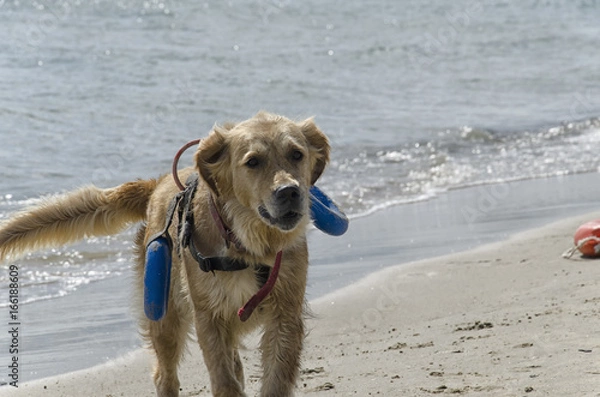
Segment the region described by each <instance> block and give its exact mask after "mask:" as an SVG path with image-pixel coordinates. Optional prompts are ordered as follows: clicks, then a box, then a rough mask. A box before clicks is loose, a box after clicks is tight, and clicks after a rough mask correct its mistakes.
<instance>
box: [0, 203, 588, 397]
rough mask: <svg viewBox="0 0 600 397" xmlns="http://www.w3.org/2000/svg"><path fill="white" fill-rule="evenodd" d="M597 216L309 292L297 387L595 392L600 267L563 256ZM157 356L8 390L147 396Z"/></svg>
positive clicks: (252, 365)
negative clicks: (315, 295)
mask: <svg viewBox="0 0 600 397" xmlns="http://www.w3.org/2000/svg"><path fill="white" fill-rule="evenodd" d="M593 218H600V212H594V213H589V214H585V215H580V216H577V217H570V218H568V219H564V220H560V221H557V222H554V223H551V224H548V225H545V226H543V227H541V228H537V229H533V230H528V231H525V232H520V233H517V234H515V235H513V236H511V237H510V238H509V239H507V240H506V241H503V242H496V243H490V244H485V245H482V246H479V247H477V248H474V249H472V250H469V251H464V252H460V253H454V254H449V255H445V256H441V257H436V258H432V259H425V260H421V261H416V262H411V263H407V264H400V265H396V266H392V267H388V268H385V269H383V270H380V271H377V272H375V273H373V274H371V275H369V276H367V277H365V278H363V279H361V280H360V281H358V282H356V283H353V284H351V285H348V286H346V287H344V288H342V289H339V290H337V291H334V292H332V293H330V294H327V295H325V296H322V297H320V298H317V299H314V300H312V301H311V302H310V307H311V309H312V311H313V312H314V313H315V318H313V319H310V320H309V321H308V324H307V325H308V329H309V330H310V332H309V335H308V337H307V340H306V347H305V350H304V354H303V367H302V374H301V378H300V380H299V382H298V388H297V395H307V396H314V395H320V393H321V392H323V393H324V392H325V391H326V392H327V395H340V396H347V395H351V394H356V395H368V394H369V393H371V394H372V395H375V394H377V393H379V394H380V395H423V396H426V395H430V394H457V393H458V394H461V395H462V394H470V393H476V395H478V396H481V395H484V396H493V395H524V393H529V392H535V394H531V395H542V396H552V395H581V396H583V395H587V394H586V393H590V394H589V395H592V393H593V392H594V391H595V389H596V386H597V384H598V383H600V377H599V376H600V375H598V374H599V373H600V372H599V371H600V368H599V367H600V360H598V354H600V334H596V333H595V330H597V329H598V328H599V327H600V316H598V315H597V313H598V312H600V293H598V292H597V291H599V289H598V286H599V285H600V267H599V266H598V262H597V261H595V260H585V259H580V258H578V257H574V259H571V260H567V259H564V258H562V257H561V254H562V252H563V251H564V250H565V249H566V248H569V247H570V244H572V234H573V232H574V230H575V228H576V227H577V226H578V225H579V224H581V223H583V222H584V221H586V220H588V219H593ZM248 342H249V343H248V347H249V349H248V350H246V351H244V352H243V353H242V361H243V362H244V366H245V370H246V378H247V381H246V387H247V392H248V393H249V395H255V393H257V391H258V385H259V382H258V377H259V374H260V370H259V362H260V359H259V355H258V352H257V350H256V349H255V347H256V342H257V339H256V337H251V338H250V340H249V341H248ZM189 350H190V353H189V354H188V355H187V357H186V359H185V361H184V363H183V365H182V367H181V372H180V376H181V382H182V393H181V395H182V396H202V395H210V394H209V386H208V377H207V374H206V370H205V367H204V364H203V362H202V358H201V354H200V351H199V349H198V348H197V346H194V345H193V344H192V345H190V349H189ZM151 363H152V359H151V355H150V354H149V353H148V352H146V351H144V350H142V349H140V350H136V351H135V352H133V353H129V354H128V355H127V356H125V357H121V358H119V359H116V360H113V361H111V362H109V363H107V364H103V365H100V366H96V367H93V368H89V369H86V370H81V371H76V372H72V373H68V374H64V375H59V376H56V377H50V378H46V379H40V380H36V381H32V382H28V383H24V384H22V385H20V387H19V389H18V390H7V389H6V388H2V389H0V395H8V394H6V392H7V391H8V392H9V393H10V395H14V396H19V395H31V393H34V394H35V395H40V396H48V397H54V396H71V395H101V396H106V395H111V394H112V395H121V393H123V395H133V394H135V395H139V396H146V395H148V396H150V395H153V393H154V391H153V384H152V381H151V379H150V366H151ZM71 390H76V391H77V392H76V393H75V394H70V393H71V392H70V391H71Z"/></svg>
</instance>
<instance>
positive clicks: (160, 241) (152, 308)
mask: <svg viewBox="0 0 600 397" xmlns="http://www.w3.org/2000/svg"><path fill="white" fill-rule="evenodd" d="M170 284H171V244H170V242H169V240H168V239H167V238H166V237H165V236H159V237H157V238H155V239H154V240H152V241H151V242H150V244H148V247H147V248H146V268H145V271H144V313H146V317H148V318H149V319H150V320H153V321H158V320H160V319H161V318H163V316H164V315H165V314H166V313H167V307H168V304H169V285H170Z"/></svg>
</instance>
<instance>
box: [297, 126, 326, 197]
mask: <svg viewBox="0 0 600 397" xmlns="http://www.w3.org/2000/svg"><path fill="white" fill-rule="evenodd" d="M299 126H300V129H301V130H302V133H303V134H304V136H305V137H306V140H307V141H308V145H309V149H310V153H311V158H312V162H313V164H312V175H311V181H310V184H311V185H314V184H315V182H316V181H317V179H319V177H320V176H321V174H322V173H323V171H324V170H325V167H326V166H327V163H328V162H329V150H330V149H329V140H328V139H327V137H326V136H325V134H323V132H321V130H320V129H319V128H318V127H317V125H316V124H315V122H314V120H313V118H312V117H311V118H309V119H306V120H304V121H302V122H301V123H300V124H299Z"/></svg>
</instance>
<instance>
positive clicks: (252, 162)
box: [246, 157, 259, 168]
mask: <svg viewBox="0 0 600 397" xmlns="http://www.w3.org/2000/svg"><path fill="white" fill-rule="evenodd" d="M258 164H259V162H258V159H257V158H256V157H250V158H249V159H248V161H246V167H248V168H256V167H258Z"/></svg>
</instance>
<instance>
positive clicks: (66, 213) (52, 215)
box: [0, 179, 157, 261]
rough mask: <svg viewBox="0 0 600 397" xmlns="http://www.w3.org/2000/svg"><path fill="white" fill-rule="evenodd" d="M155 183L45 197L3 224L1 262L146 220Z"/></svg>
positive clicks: (100, 234)
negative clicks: (8, 258)
mask: <svg viewBox="0 0 600 397" xmlns="http://www.w3.org/2000/svg"><path fill="white" fill-rule="evenodd" d="M156 185H157V181H156V180H154V179H151V180H138V181H135V182H129V183H125V184H123V185H120V186H117V187H115V188H111V189H99V188H97V187H95V186H87V187H83V188H81V189H79V190H76V191H73V192H70V193H66V194H64V195H58V196H54V197H50V198H47V199H44V200H43V202H42V203H41V204H39V205H36V206H34V207H32V208H28V209H25V210H24V211H22V212H20V213H18V214H17V215H15V216H14V217H12V218H10V219H8V220H7V221H6V222H4V223H1V224H0V261H1V260H4V259H6V258H7V257H8V256H10V257H11V258H14V257H17V256H19V255H21V254H24V253H26V252H29V251H34V250H37V249H42V248H47V247H52V246H59V245H63V244H67V243H71V242H74V241H77V240H81V239H83V238H85V237H88V236H106V235H111V234H116V233H118V232H120V231H121V230H123V229H124V228H126V227H127V226H129V225H131V224H132V223H135V222H140V221H143V220H144V219H145V218H146V208H147V207H148V201H149V199H150V196H151V195H152V192H154V189H155V188H156Z"/></svg>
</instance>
